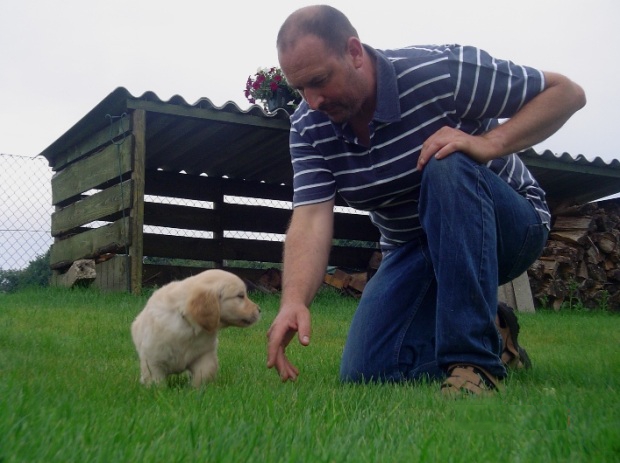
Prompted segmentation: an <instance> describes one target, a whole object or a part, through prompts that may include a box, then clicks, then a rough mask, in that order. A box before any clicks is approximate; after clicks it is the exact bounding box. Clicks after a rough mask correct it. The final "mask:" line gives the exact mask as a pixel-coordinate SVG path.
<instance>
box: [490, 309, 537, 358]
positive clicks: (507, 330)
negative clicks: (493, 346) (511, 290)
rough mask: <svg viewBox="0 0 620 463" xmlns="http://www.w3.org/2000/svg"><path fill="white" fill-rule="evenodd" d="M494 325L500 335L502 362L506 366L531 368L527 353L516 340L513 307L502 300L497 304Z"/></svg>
mask: <svg viewBox="0 0 620 463" xmlns="http://www.w3.org/2000/svg"><path fill="white" fill-rule="evenodd" d="M495 325H496V326H497V329H498V331H499V334H500V335H501V337H502V356H501V357H502V363H503V364H504V365H505V366H506V367H507V368H512V369H521V368H525V369H527V368H532V362H531V361H530V357H529V355H527V352H526V351H525V349H524V348H523V347H521V346H520V345H519V342H518V340H517V338H518V336H519V322H518V321H517V316H516V315H515V313H514V309H513V308H512V307H510V306H509V305H508V304H505V303H504V302H500V303H499V304H498V306H497V316H496V317H495Z"/></svg>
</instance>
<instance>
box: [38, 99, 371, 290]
mask: <svg viewBox="0 0 620 463" xmlns="http://www.w3.org/2000/svg"><path fill="white" fill-rule="evenodd" d="M144 131H145V114H144V112H143V111H134V112H133V113H132V114H131V115H130V116H127V117H126V118H124V119H122V120H119V121H116V122H115V123H114V124H112V126H111V127H110V129H106V130H102V131H100V132H99V133H96V134H94V135H93V136H92V137H90V138H89V139H88V140H86V141H85V142H83V143H82V144H80V146H78V147H75V148H74V149H73V150H72V151H71V152H70V153H66V154H65V155H64V156H60V157H59V158H58V161H57V163H56V165H55V166H53V167H54V170H55V171H56V173H55V175H54V177H53V178H52V201H53V204H54V206H55V207H56V210H55V212H54V213H53V214H52V227H51V228H52V235H53V237H54V244H53V246H52V250H51V258H50V260H51V266H52V269H53V271H54V272H53V273H54V277H53V278H52V284H54V282H55V281H57V278H58V277H59V276H60V275H61V274H62V273H64V272H66V270H67V269H68V268H69V267H70V266H71V264H72V263H73V262H74V261H75V260H78V259H84V258H87V259H94V260H95V261H96V271H97V278H96V280H95V282H94V285H95V286H97V287H99V288H101V289H104V290H129V291H132V292H134V293H139V292H140V291H141V288H142V285H143V283H146V284H148V285H152V284H156V285H161V284H163V283H165V282H166V281H169V280H171V279H176V278H181V277H183V276H186V275H187V274H191V273H196V272H197V271H200V270H202V268H194V267H189V268H187V267H186V268H175V267H172V266H162V265H147V264H144V263H143V262H144V257H150V258H166V259H191V260H192V261H200V262H202V263H203V264H204V266H202V267H203V268H211V267H220V268H227V269H229V270H231V271H235V272H236V273H240V274H244V275H246V276H247V275H249V274H251V273H252V270H251V269H248V268H247V267H252V265H245V264H249V263H262V264H263V266H269V265H278V264H279V263H280V262H281V260H282V242H281V241H270V240H266V239H250V238H244V237H231V236H229V235H230V233H227V232H228V231H231V230H232V231H237V232H240V233H241V234H244V235H251V234H260V233H269V234H282V235H283V234H284V233H285V232H286V228H287V225H288V222H289V220H290V215H291V210H290V209H286V208H281V207H275V206H274V205H273V203H272V202H273V201H285V202H290V200H291V198H292V189H291V187H290V186H284V185H269V184H265V183H260V182H247V181H242V180H236V179H225V178H210V177H205V176H197V175H187V174H181V173H172V172H162V171H153V170H146V169H145V164H146V162H145V159H146V156H147V153H146V146H145V140H144ZM110 134H114V135H113V136H111V135H110ZM145 195H146V198H147V199H148V198H153V197H156V198H158V199H157V200H151V201H145ZM230 196H234V197H242V198H252V204H251V205H250V204H233V203H231V202H230V201H225V200H224V198H226V197H230ZM162 197H164V198H174V200H173V201H172V202H173V203H174V204H166V203H164V202H162V201H161V200H159V198H162ZM183 200H199V201H205V202H209V203H212V204H213V208H205V207H196V206H191V205H184V204H183ZM337 204H341V205H342V203H341V202H337ZM95 222H96V226H95V225H93V223H95ZM151 226H152V227H169V228H176V229H182V230H185V231H187V235H189V236H174V235H170V234H162V233H153V232H146V233H144V232H143V231H144V227H147V230H148V228H149V227H151ZM199 232H209V234H210V235H211V236H212V237H211V238H204V237H198V236H197V235H198V234H199ZM202 234H203V235H204V233H202ZM334 238H335V239H336V240H338V241H336V242H335V246H334V247H333V250H332V253H331V256H330V261H329V263H330V265H333V266H338V267H346V268H352V269H365V268H366V265H367V263H368V261H369V260H370V256H371V255H372V253H373V252H374V251H375V249H376V242H377V241H378V238H379V235H378V232H377V230H376V228H375V227H374V226H373V225H372V224H371V223H370V220H369V219H368V217H367V216H365V215H358V214H346V213H337V214H336V217H335V226H334ZM231 262H232V264H231ZM237 264H239V268H235V267H234V266H233V267H231V265H237Z"/></svg>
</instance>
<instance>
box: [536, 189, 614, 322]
mask: <svg viewBox="0 0 620 463" xmlns="http://www.w3.org/2000/svg"><path fill="white" fill-rule="evenodd" d="M618 211H620V203H617V202H614V201H613V200H612V201H609V202H602V203H600V204H599V203H589V204H585V205H583V206H581V207H579V208H571V209H568V208H567V209H565V210H564V213H566V214H568V215H567V216H565V217H556V218H555V220H554V222H553V223H554V226H553V228H552V230H551V233H550V237H551V239H550V240H549V241H548V242H547V245H546V246H545V249H544V250H543V256H542V257H541V258H540V259H539V260H538V261H536V263H535V264H534V265H532V266H531V267H530V269H528V275H529V279H530V286H531V287H532V290H533V293H534V297H535V298H536V299H537V300H538V301H539V302H540V303H541V304H542V303H545V304H547V305H550V306H551V307H553V308H555V309H558V310H559V309H560V308H561V307H562V306H563V305H565V304H576V303H579V304H582V305H583V306H585V307H587V308H592V309H594V308H599V307H601V306H605V307H607V308H609V309H610V310H620V304H619V303H617V302H616V301H618V300H620V295H618V291H619V289H618V287H617V285H615V284H614V283H615V278H617V277H618V276H620V271H619V270H618V268H619V263H620V251H619V249H618V247H619V246H618V242H619V241H620V215H619V214H618ZM558 228H559V229H558Z"/></svg>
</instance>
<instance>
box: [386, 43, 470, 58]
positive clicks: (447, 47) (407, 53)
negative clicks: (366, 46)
mask: <svg viewBox="0 0 620 463" xmlns="http://www.w3.org/2000/svg"><path fill="white" fill-rule="evenodd" d="M460 48H462V47H461V45H458V44H442V45H410V46H407V47H400V48H385V49H380V50H377V51H378V52H379V53H381V54H382V55H384V56H385V57H386V58H388V59H390V60H392V61H396V60H399V59H436V58H440V57H442V56H446V57H447V56H450V55H453V54H454V53H455V52H456V50H458V49H460Z"/></svg>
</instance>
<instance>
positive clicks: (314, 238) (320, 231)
mask: <svg viewBox="0 0 620 463" xmlns="http://www.w3.org/2000/svg"><path fill="white" fill-rule="evenodd" d="M311 207H314V206H311ZM332 209H333V205H331V204H329V203H328V204H325V205H321V206H318V210H317V211H316V212H314V211H313V212H311V213H307V212H305V211H303V212H300V211H296V212H295V213H294V214H293V218H292V220H291V224H290V226H289V229H288V232H287V235H286V240H285V242H284V272H283V277H282V305H285V304H288V303H303V304H304V305H306V306H308V305H310V302H312V299H313V298H314V295H315V294H316V292H317V291H318V289H319V287H320V286H321V284H322V282H323V278H324V276H325V269H326V267H327V262H328V258H329V252H330V249H331V241H332V235H333V211H332Z"/></svg>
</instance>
